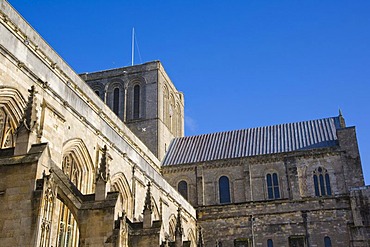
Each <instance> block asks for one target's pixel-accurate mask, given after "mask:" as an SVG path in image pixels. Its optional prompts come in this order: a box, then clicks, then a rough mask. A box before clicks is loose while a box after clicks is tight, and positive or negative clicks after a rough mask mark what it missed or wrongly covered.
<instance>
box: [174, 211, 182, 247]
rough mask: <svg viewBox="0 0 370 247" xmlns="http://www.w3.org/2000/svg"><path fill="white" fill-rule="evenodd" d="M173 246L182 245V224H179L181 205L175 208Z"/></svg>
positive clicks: (179, 246)
mask: <svg viewBox="0 0 370 247" xmlns="http://www.w3.org/2000/svg"><path fill="white" fill-rule="evenodd" d="M175 246H176V247H181V246H182V224H181V207H179V208H178V209H177V218H176V227H175Z"/></svg>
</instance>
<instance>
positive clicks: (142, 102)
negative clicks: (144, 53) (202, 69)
mask: <svg viewBox="0 0 370 247" xmlns="http://www.w3.org/2000/svg"><path fill="white" fill-rule="evenodd" d="M80 76H81V77H82V79H84V80H85V81H86V82H87V83H88V84H89V85H90V86H91V87H92V89H93V90H94V91H95V92H96V94H98V95H99V96H100V98H101V99H102V100H103V101H104V102H105V103H106V104H107V105H108V106H109V107H110V108H111V109H112V110H113V112H114V113H115V114H116V115H118V116H119V118H120V119H121V120H122V121H123V122H124V123H125V124H126V125H127V126H128V127H129V128H130V129H131V131H132V132H134V133H135V134H136V136H137V137H139V139H140V140H141V141H142V142H143V143H144V144H145V145H146V146H147V147H148V148H149V150H150V151H151V152H152V153H153V154H155V155H156V156H157V158H158V159H159V160H161V159H162V158H163V157H164V155H165V153H166V151H167V149H168V146H169V144H170V142H171V140H172V139H173V138H174V137H182V136H184V96H183V94H182V93H180V92H178V91H177V89H176V88H175V86H174V85H173V83H172V82H171V80H170V78H169V77H168V75H167V74H166V72H165V70H164V68H163V66H162V64H161V63H160V62H159V61H153V62H148V63H145V64H141V65H135V66H129V67H123V68H118V69H112V70H105V71H99V72H93V73H84V74H81V75H80Z"/></svg>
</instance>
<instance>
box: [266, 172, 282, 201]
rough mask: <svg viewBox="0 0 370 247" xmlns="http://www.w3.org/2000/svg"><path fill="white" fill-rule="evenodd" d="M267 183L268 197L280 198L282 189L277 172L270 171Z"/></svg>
mask: <svg viewBox="0 0 370 247" xmlns="http://www.w3.org/2000/svg"><path fill="white" fill-rule="evenodd" d="M266 184H267V198H268V199H279V198H280V189H279V179H278V175H277V173H272V174H271V173H268V174H267V175H266Z"/></svg>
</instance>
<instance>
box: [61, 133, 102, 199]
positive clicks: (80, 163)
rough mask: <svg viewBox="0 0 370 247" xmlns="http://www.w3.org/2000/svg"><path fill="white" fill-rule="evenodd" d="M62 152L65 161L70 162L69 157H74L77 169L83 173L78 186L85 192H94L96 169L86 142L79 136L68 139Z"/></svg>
mask: <svg viewBox="0 0 370 247" xmlns="http://www.w3.org/2000/svg"><path fill="white" fill-rule="evenodd" d="M62 152H63V162H68V161H70V160H68V159H73V161H74V162H75V166H76V169H77V171H78V172H80V173H81V182H80V183H79V184H75V185H76V186H77V188H78V189H79V190H80V191H81V193H83V194H88V193H93V184H94V183H93V182H94V180H93V179H94V174H95V169H94V165H93V162H92V160H91V156H90V154H89V151H88V150H87V147H86V145H85V144H84V142H83V141H82V140H81V139H79V138H75V139H71V140H68V141H67V142H65V143H64V145H63V151H62ZM65 165H67V164H65ZM62 169H63V164H62Z"/></svg>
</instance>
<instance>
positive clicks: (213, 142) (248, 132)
mask: <svg viewBox="0 0 370 247" xmlns="http://www.w3.org/2000/svg"><path fill="white" fill-rule="evenodd" d="M339 128H340V123H339V117H331V118H324V119H318V120H310V121H304V122H297V123H287V124H279V125H273V126H265V127H257V128H250V129H244V130H234V131H227V132H218V133H212V134H205V135H198V136H188V137H181V138H175V139H174V140H173V141H172V142H171V145H170V147H169V150H168V152H167V154H166V156H165V157H164V160H163V162H162V165H164V166H167V165H178V164H188V163H197V162H204V161H210V160H219V159H230V158H240V157H248V156H256V155H264V154H276V153H284V152H291V151H298V150H305V149H313V148H321V147H329V146H335V145H337V135H336V130H337V129H339Z"/></svg>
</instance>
